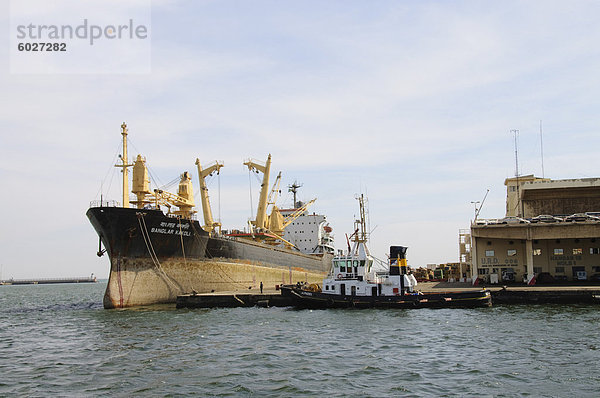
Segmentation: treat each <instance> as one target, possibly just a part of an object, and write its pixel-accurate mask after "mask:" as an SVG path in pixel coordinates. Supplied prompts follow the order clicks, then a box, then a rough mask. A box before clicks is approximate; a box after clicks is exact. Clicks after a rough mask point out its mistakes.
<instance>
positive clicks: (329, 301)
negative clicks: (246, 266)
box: [281, 285, 492, 309]
mask: <svg viewBox="0 0 600 398" xmlns="http://www.w3.org/2000/svg"><path fill="white" fill-rule="evenodd" d="M281 294H282V295H283V296H286V297H288V298H289V299H290V300H291V302H292V303H293V306H294V307H297V308H310V309H327V308H407V309H413V308H478V307H491V305H492V296H491V294H490V292H489V291H487V290H477V291H468V292H441V293H419V294H404V295H397V296H349V295H340V294H331V293H322V292H314V291H309V290H306V289H304V288H303V285H285V286H282V287H281Z"/></svg>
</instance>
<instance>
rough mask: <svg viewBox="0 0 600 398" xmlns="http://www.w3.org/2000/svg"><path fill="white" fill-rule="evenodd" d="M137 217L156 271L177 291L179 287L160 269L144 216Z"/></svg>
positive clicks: (139, 214) (140, 214)
mask: <svg viewBox="0 0 600 398" xmlns="http://www.w3.org/2000/svg"><path fill="white" fill-rule="evenodd" d="M137 215H138V224H139V225H140V231H141V232H142V237H143V238H144V243H145V244H146V249H148V254H150V259H151V260H152V262H153V263H154V266H155V267H156V269H157V270H158V271H159V272H160V273H161V274H162V275H163V276H164V277H165V280H166V281H167V282H168V283H170V284H171V285H172V287H174V288H175V289H177V290H179V286H178V285H177V283H175V281H174V280H173V278H171V277H170V276H169V275H167V273H166V272H165V271H164V269H163V268H162V266H161V264H160V261H159V260H158V256H157V255H156V252H155V251H154V246H153V245H152V241H151V240H150V235H149V234H148V227H147V226H146V220H145V219H144V215H143V214H142V213H137Z"/></svg>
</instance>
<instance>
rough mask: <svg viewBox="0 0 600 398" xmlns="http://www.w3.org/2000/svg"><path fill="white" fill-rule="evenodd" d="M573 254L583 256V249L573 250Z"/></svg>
mask: <svg viewBox="0 0 600 398" xmlns="http://www.w3.org/2000/svg"><path fill="white" fill-rule="evenodd" d="M573 254H583V249H581V248H577V249H573Z"/></svg>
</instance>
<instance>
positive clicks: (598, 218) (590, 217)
mask: <svg viewBox="0 0 600 398" xmlns="http://www.w3.org/2000/svg"><path fill="white" fill-rule="evenodd" d="M596 214H598V213H596ZM585 215H586V216H587V217H588V220H592V221H600V217H598V216H597V215H595V214H590V213H585Z"/></svg>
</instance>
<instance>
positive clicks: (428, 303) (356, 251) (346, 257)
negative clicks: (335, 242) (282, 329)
mask: <svg viewBox="0 0 600 398" xmlns="http://www.w3.org/2000/svg"><path fill="white" fill-rule="evenodd" d="M358 201H359V207H360V220H356V221H355V223H354V226H355V231H354V233H353V234H352V236H351V238H352V241H353V247H352V248H350V246H348V252H347V253H346V254H343V253H340V254H338V255H336V256H335V257H334V258H333V260H332V265H331V268H330V271H329V273H328V275H327V276H326V277H325V279H324V280H323V288H321V286H319V285H318V284H301V283H297V284H296V285H284V286H282V287H281V294H282V295H284V296H287V297H289V298H290V299H291V301H292V302H293V305H294V306H295V307H298V308H314V309H324V308H448V307H461V308H473V307H490V306H491V305H492V298H491V294H490V292H489V291H487V290H485V289H482V290H476V291H467V292H440V293H429V292H428V293H422V292H419V291H417V290H416V286H417V280H416V279H415V277H414V276H413V275H412V274H410V273H408V266H407V262H406V251H407V247H404V246H390V259H389V261H388V264H385V263H384V264H378V263H377V262H376V261H375V258H374V257H373V256H372V255H371V254H370V252H369V248H368V246H367V240H368V239H367V235H368V234H367V224H366V216H365V199H364V196H363V195H361V196H359V197H358Z"/></svg>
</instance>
